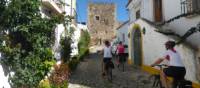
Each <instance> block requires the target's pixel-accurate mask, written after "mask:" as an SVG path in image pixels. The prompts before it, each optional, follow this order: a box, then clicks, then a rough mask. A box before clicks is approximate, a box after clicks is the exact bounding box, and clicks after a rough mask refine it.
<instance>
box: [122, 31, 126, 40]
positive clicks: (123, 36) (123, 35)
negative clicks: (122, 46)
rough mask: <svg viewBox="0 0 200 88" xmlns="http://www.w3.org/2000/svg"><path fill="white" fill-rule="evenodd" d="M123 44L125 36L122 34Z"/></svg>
mask: <svg viewBox="0 0 200 88" xmlns="http://www.w3.org/2000/svg"><path fill="white" fill-rule="evenodd" d="M122 38H123V42H125V34H124V33H123V34H122Z"/></svg>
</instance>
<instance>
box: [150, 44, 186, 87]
mask: <svg viewBox="0 0 200 88" xmlns="http://www.w3.org/2000/svg"><path fill="white" fill-rule="evenodd" d="M175 45H176V43H175V42H174V41H167V42H166V43H165V48H166V49H167V51H166V52H165V54H164V55H163V57H161V58H159V59H158V60H156V61H155V62H154V63H153V64H152V65H151V66H155V65H157V64H160V63H161V62H163V61H164V60H165V59H166V60H168V61H169V66H168V67H167V68H164V69H163V71H162V72H160V77H161V82H162V85H163V86H164V87H163V88H169V86H168V85H167V80H166V76H169V77H172V78H174V79H176V80H183V79H184V77H185V74H186V70H185V67H184V65H183V63H182V61H181V57H180V54H179V53H178V52H177V51H176V50H175V49H174V46H175Z"/></svg>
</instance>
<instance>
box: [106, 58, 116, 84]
mask: <svg viewBox="0 0 200 88" xmlns="http://www.w3.org/2000/svg"><path fill="white" fill-rule="evenodd" d="M104 69H105V73H106V74H105V75H106V76H107V79H108V81H110V82H112V79H113V75H112V69H114V64H113V62H112V61H111V60H109V61H108V62H107V63H106V64H105V67H104Z"/></svg>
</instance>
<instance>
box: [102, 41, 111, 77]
mask: <svg viewBox="0 0 200 88" xmlns="http://www.w3.org/2000/svg"><path fill="white" fill-rule="evenodd" d="M104 44H105V47H104V49H103V62H104V64H103V75H105V71H106V70H105V69H106V64H107V63H108V62H110V61H111V59H112V53H111V46H110V42H109V41H107V40H106V41H105V42H104Z"/></svg>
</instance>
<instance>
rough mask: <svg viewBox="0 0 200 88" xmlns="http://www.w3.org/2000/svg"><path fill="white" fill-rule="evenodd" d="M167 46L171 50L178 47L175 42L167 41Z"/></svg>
mask: <svg viewBox="0 0 200 88" xmlns="http://www.w3.org/2000/svg"><path fill="white" fill-rule="evenodd" d="M165 45H166V46H168V47H170V48H173V47H174V46H175V45H176V43H175V42H174V41H167V42H166V43H165Z"/></svg>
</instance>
